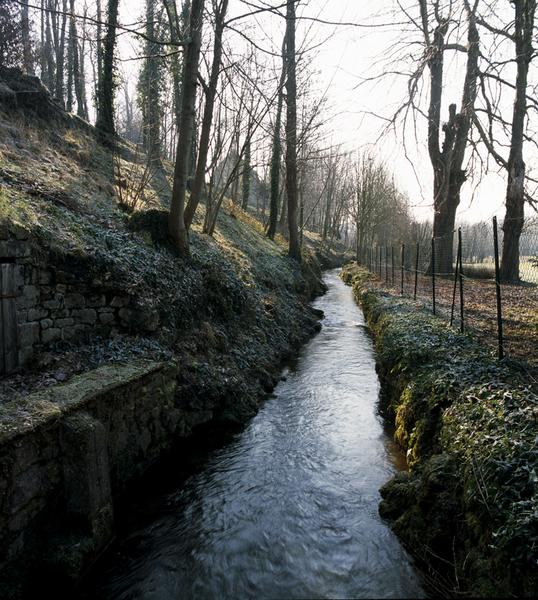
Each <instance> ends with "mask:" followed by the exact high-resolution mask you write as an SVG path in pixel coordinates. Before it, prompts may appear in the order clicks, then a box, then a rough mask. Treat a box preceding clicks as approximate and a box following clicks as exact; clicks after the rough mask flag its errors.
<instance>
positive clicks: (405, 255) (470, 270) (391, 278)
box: [359, 220, 538, 363]
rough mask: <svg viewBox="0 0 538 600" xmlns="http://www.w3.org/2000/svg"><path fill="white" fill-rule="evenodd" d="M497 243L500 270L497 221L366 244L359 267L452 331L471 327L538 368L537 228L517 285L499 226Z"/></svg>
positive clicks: (525, 248)
mask: <svg viewBox="0 0 538 600" xmlns="http://www.w3.org/2000/svg"><path fill="white" fill-rule="evenodd" d="M494 222H496V220H494ZM497 242H498V244H497V245H498V249H499V250H498V255H497V260H498V261H499V262H498V265H499V270H498V271H497V272H496V268H495V260H496V253H495V224H494V223H480V224H477V225H470V226H466V227H462V228H460V229H457V230H454V231H453V232H452V233H450V234H449V235H447V236H444V237H441V236H435V237H433V238H432V239H430V240H421V241H418V242H412V243H409V242H408V243H406V244H397V245H395V244H376V245H373V246H368V247H363V248H361V249H360V251H359V262H360V263H361V264H362V265H363V266H365V267H367V268H368V269H369V270H370V271H371V272H372V273H374V274H375V275H376V276H377V284H378V285H379V286H381V287H383V288H387V289H388V290H390V291H391V293H396V294H401V295H404V296H406V297H410V298H412V299H414V300H416V301H417V302H418V303H421V304H422V305H423V306H425V307H426V308H428V309H430V310H431V311H433V312H434V313H435V314H436V315H437V316H439V317H441V318H443V319H445V320H446V321H447V323H448V324H449V325H451V326H453V327H458V328H460V329H461V330H462V331H465V330H468V329H469V330H472V331H473V332H474V333H475V334H477V335H478V337H480V338H481V339H482V340H483V341H484V342H486V343H488V344H490V345H491V346H495V347H497V349H498V351H499V352H500V355H501V356H502V355H504V354H509V355H513V356H521V357H525V358H526V359H527V360H529V361H530V362H533V363H537V362H538V356H537V354H538V223H535V224H534V225H533V226H530V227H526V228H525V229H524V230H523V232H522V234H521V238H520V245H519V249H520V252H519V281H518V282H517V283H501V279H500V272H501V267H502V264H501V256H500V254H501V251H502V242H503V231H502V228H501V227H500V226H499V227H497ZM499 319H501V320H499Z"/></svg>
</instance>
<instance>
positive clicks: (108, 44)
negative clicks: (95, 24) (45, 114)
mask: <svg viewBox="0 0 538 600" xmlns="http://www.w3.org/2000/svg"><path fill="white" fill-rule="evenodd" d="M117 25H118V0H108V11H107V31H106V35H105V40H104V44H103V59H102V70H101V74H100V77H99V95H98V103H97V104H98V112H97V121H96V123H95V127H96V128H97V132H98V135H99V138H100V140H101V141H102V142H107V143H108V142H110V140H111V138H112V137H113V136H114V135H115V132H116V130H115V126H114V88H115V85H114V49H115V46H116V27H117Z"/></svg>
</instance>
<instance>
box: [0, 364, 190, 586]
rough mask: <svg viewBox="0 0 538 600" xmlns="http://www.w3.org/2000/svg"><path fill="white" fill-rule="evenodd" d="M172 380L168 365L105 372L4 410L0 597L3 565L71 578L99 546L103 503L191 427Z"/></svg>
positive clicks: (108, 516) (0, 419)
mask: <svg viewBox="0 0 538 600" xmlns="http://www.w3.org/2000/svg"><path fill="white" fill-rule="evenodd" d="M176 376H177V365H176V364H175V363H153V362H148V361H144V362H141V363H137V364H131V365H113V366H106V367H101V368H99V369H96V370H94V371H91V372H89V373H86V374H84V375H80V376H77V377H74V378H73V379H72V380H70V381H69V382H68V383H66V384H64V385H59V386H56V387H53V388H48V389H47V390H46V391H43V392H39V393H36V394H33V395H31V396H28V397H27V398H26V399H24V400H22V401H20V400H19V401H14V402H11V403H8V404H5V405H4V407H3V409H2V413H1V415H0V473H1V475H2V476H1V478H0V582H1V583H0V597H9V592H10V589H9V588H8V589H7V591H6V589H3V587H2V583H3V582H4V581H9V574H10V572H12V570H13V565H15V564H21V562H22V563H27V564H28V565H33V566H34V567H35V565H36V564H41V566H42V567H44V568H46V569H47V570H50V569H54V567H56V568H57V570H58V573H59V574H60V573H61V575H62V576H63V577H65V576H67V577H68V578H72V579H76V577H77V576H78V575H80V573H81V572H82V570H83V569H84V568H85V567H86V566H87V564H88V561H90V560H91V559H92V558H94V557H95V556H96V555H97V554H98V553H99V551H100V550H102V549H103V547H104V546H105V545H106V544H107V543H108V541H109V540H110V538H111V535H112V528H113V502H112V498H113V496H114V495H115V494H117V493H119V492H120V491H122V490H123V489H124V488H125V485H126V484H127V483H128V482H129V481H131V480H132V479H133V478H135V477H137V476H139V475H141V474H142V473H143V472H144V471H146V470H147V468H148V467H149V466H150V465H151V464H152V463H154V462H155V461H156V460H157V459H158V458H159V457H160V456H161V455H162V454H163V452H165V451H166V450H167V449H169V447H170V446H171V444H172V442H173V440H174V439H175V438H177V437H178V436H181V435H183V434H185V433H186V432H187V431H189V430H190V429H191V426H192V424H191V423H190V422H189V414H188V412H185V409H181V408H179V407H178V406H177V401H176V399H175V392H176ZM17 584H21V581H17ZM19 592H20V590H19Z"/></svg>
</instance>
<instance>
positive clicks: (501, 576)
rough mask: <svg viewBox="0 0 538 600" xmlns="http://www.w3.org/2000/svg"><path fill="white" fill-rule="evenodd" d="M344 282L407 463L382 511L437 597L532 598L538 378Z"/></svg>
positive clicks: (370, 288)
mask: <svg viewBox="0 0 538 600" xmlns="http://www.w3.org/2000/svg"><path fill="white" fill-rule="evenodd" d="M343 277H344V280H345V281H346V282H347V283H349V284H351V285H353V288H354V293H355V296H356V297H357V298H358V299H359V300H360V302H361V303H362V305H363V307H364V310H365V313H366V315H367V318H368V322H369V324H370V326H371V328H372V331H373V334H374V337H375V343H376V352H377V359H378V368H379V372H380V375H381V377H382V380H383V382H384V388H385V392H386V394H385V397H384V408H385V413H386V414H387V415H389V416H390V418H392V419H393V420H394V423H395V428H396V434H395V437H396V439H397V441H398V442H399V443H400V444H401V445H402V447H403V448H404V449H405V450H406V451H407V456H408V460H409V463H410V466H411V472H410V473H409V474H401V475H398V476H397V477H396V478H395V479H394V480H392V481H391V482H389V483H388V484H387V485H386V486H385V487H384V488H383V489H382V497H383V502H382V504H381V512H382V514H383V515H384V516H386V517H387V518H390V519H391V520H392V521H393V526H394V528H395V531H396V532H397V533H398V535H399V536H400V537H401V538H402V540H403V541H404V542H405V544H406V545H407V547H408V548H409V549H410V550H411V552H412V553H413V554H414V555H415V556H417V557H418V558H419V560H420V561H421V563H422V565H423V566H424V567H425V568H427V569H432V572H435V573H436V574H437V578H436V585H437V586H438V588H439V586H441V587H442V588H443V590H442V591H443V592H444V593H446V594H448V595H453V594H458V595H459V594H462V595H471V596H473V597H474V596H486V597H487V596H499V595H505V594H506V595H521V596H530V595H532V594H533V593H534V590H535V589H536V585H537V583H538V582H537V578H536V573H537V571H536V565H537V563H538V477H537V473H538V453H537V449H536V443H537V439H536V426H537V424H538V386H537V383H536V381H535V380H533V379H532V377H529V374H528V369H527V367H526V365H525V364H524V363H520V362H517V361H513V360H505V361H498V360H497V359H496V358H495V356H494V354H493V353H492V352H490V351H489V349H488V348H487V347H485V346H483V345H482V344H481V343H480V341H479V340H477V339H476V338H475V337H474V336H473V335H469V334H462V333H460V332H458V331H457V330H455V329H452V328H449V327H447V326H446V323H444V322H443V320H441V319H440V318H437V317H434V316H433V315H432V314H431V313H430V312H429V311H428V310H426V309H424V307H422V306H420V304H417V303H415V302H413V301H411V300H410V299H407V298H402V297H395V296H392V295H390V294H388V293H387V292H386V291H383V290H380V289H379V287H378V286H377V283H376V278H375V277H374V276H372V274H370V273H368V272H367V271H365V270H363V269H361V268H360V267H357V266H356V265H350V266H349V267H347V268H346V269H344V274H343ZM447 567H449V568H447Z"/></svg>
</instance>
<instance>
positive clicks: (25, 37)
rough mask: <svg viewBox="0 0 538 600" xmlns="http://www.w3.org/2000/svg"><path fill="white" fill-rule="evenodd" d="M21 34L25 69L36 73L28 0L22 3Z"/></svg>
mask: <svg viewBox="0 0 538 600" xmlns="http://www.w3.org/2000/svg"><path fill="white" fill-rule="evenodd" d="M21 36H22V52H23V63H22V64H23V69H24V72H25V73H30V74H31V75H33V74H34V60H33V56H32V44H31V41H30V19H29V15H28V0H23V1H22V3H21Z"/></svg>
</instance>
